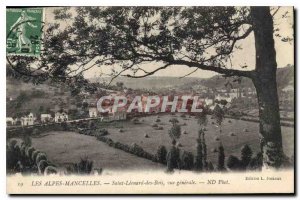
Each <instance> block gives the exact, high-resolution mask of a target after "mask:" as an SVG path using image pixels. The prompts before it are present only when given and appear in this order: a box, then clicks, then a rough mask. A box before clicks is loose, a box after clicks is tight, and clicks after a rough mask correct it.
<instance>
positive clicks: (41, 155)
mask: <svg viewBox="0 0 300 200" xmlns="http://www.w3.org/2000/svg"><path fill="white" fill-rule="evenodd" d="M41 160H47V156H46V154H45V153H38V154H37V156H36V159H35V163H36V164H38V163H39V162H40V161H41Z"/></svg>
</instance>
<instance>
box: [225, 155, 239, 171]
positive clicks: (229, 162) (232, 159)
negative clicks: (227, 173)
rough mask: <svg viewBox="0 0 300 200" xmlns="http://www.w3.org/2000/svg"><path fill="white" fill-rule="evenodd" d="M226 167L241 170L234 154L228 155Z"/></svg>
mask: <svg viewBox="0 0 300 200" xmlns="http://www.w3.org/2000/svg"><path fill="white" fill-rule="evenodd" d="M227 167H228V168H229V169H230V170H241V169H242V166H241V161H240V160H239V159H238V158H237V157H236V156H232V155H230V156H229V157H228V159H227Z"/></svg>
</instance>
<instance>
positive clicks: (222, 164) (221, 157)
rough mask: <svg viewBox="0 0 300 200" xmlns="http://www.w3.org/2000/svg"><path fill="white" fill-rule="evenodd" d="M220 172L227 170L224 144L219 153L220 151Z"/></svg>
mask: <svg viewBox="0 0 300 200" xmlns="http://www.w3.org/2000/svg"><path fill="white" fill-rule="evenodd" d="M218 170H219V171H224V170H225V153H224V147H223V145H222V144H220V146H219V151H218Z"/></svg>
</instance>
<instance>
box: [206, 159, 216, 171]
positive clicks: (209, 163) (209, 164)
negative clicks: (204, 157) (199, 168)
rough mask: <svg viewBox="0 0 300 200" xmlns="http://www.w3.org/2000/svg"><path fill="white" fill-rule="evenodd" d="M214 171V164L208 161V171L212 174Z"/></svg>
mask: <svg viewBox="0 0 300 200" xmlns="http://www.w3.org/2000/svg"><path fill="white" fill-rule="evenodd" d="M214 170H215V167H214V165H213V164H212V162H211V161H208V164H207V171H209V172H212V171H214Z"/></svg>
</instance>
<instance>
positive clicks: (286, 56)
mask: <svg viewBox="0 0 300 200" xmlns="http://www.w3.org/2000/svg"><path fill="white" fill-rule="evenodd" d="M276 8H277V7H276ZM53 10H54V8H47V9H46V14H45V20H46V22H51V21H52V20H53V21H54V15H53ZM287 11H288V14H287V18H282V15H284V14H285V13H286V12H287ZM293 18H294V17H293V7H280V9H279V11H278V12H277V13H276V15H275V16H274V29H277V28H279V30H280V31H279V32H277V33H279V34H280V35H282V36H289V37H291V38H293V24H294V21H293ZM61 26H62V27H64V26H66V24H61ZM274 40H275V49H276V61H277V66H278V67H285V66H286V65H288V64H292V65H293V64H294V43H293V41H292V42H291V43H288V42H282V41H281V38H278V37H274ZM236 45H239V46H241V47H242V49H241V50H235V51H234V52H233V54H232V55H233V58H232V65H233V68H234V69H240V70H241V68H240V67H241V66H244V65H247V66H248V67H247V68H245V69H243V70H253V69H254V67H255V46H254V34H253V32H252V33H251V34H250V35H249V36H248V37H247V38H246V39H244V40H242V41H239V42H237V44H236ZM159 66H160V65H157V64H155V63H151V64H145V65H141V67H142V68H143V69H145V70H146V71H149V69H151V71H152V70H153V69H155V68H157V67H159ZM87 67H88V66H87ZM110 69H111V67H110V66H101V67H100V68H99V67H93V68H91V69H90V70H88V71H86V72H85V73H84V76H85V77H86V78H93V77H97V76H99V75H100V74H101V73H104V74H109V73H110ZM193 70H195V68H189V67H187V66H170V67H168V68H166V69H164V70H160V71H158V72H157V73H155V74H154V75H152V76H174V77H182V76H184V75H186V74H188V73H189V72H191V71H193ZM213 75H216V73H214V72H211V71H204V70H200V69H199V70H197V71H196V72H195V73H193V74H191V75H189V76H188V77H200V78H209V77H211V76H213Z"/></svg>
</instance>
